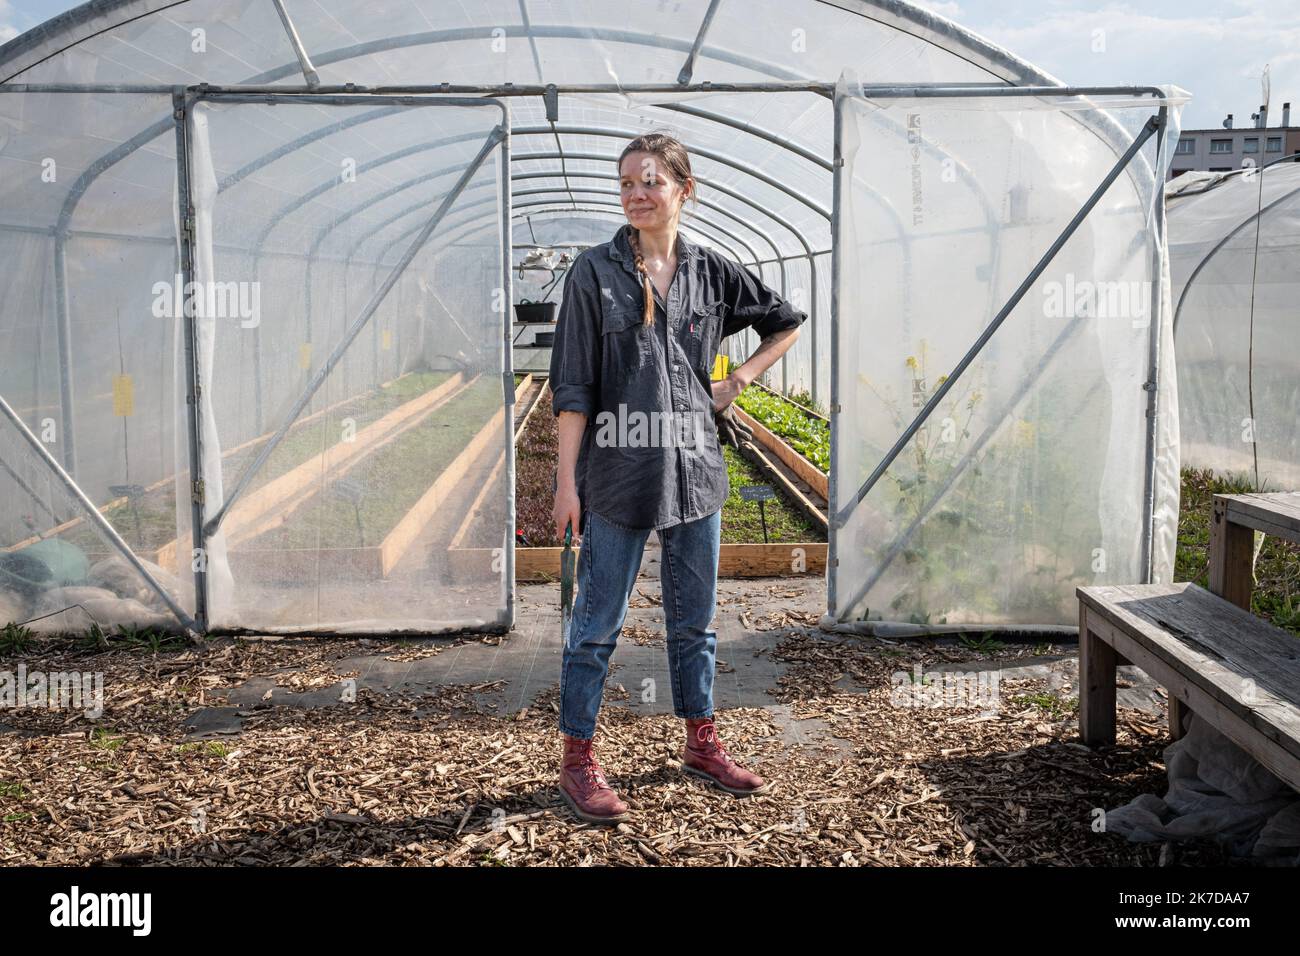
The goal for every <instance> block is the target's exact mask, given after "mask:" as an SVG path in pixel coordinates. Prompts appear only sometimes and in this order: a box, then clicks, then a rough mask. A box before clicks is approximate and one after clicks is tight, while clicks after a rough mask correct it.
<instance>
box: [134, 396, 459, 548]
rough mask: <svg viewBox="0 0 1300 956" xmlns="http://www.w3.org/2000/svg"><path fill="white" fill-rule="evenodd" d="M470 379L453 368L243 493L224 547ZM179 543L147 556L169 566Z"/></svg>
mask: <svg viewBox="0 0 1300 956" xmlns="http://www.w3.org/2000/svg"><path fill="white" fill-rule="evenodd" d="M469 384H470V383H469V382H467V381H465V376H464V373H463V372H456V373H455V374H454V375H452V376H451V377H450V378H448V379H447V380H446V381H445V382H443V383H442V384H441V385H438V386H437V387H436V388H433V389H431V390H430V391H428V392H425V393H424V394H422V395H420V396H418V397H416V398H413V399H411V400H410V401H409V402H406V403H404V404H402V405H400V406H398V407H397V408H395V409H393V410H392V411H391V412H389V413H388V414H386V415H384V416H383V417H382V418H380V419H379V420H378V421H375V422H371V423H370V424H369V425H367V426H366V427H365V428H363V429H361V431H359V432H357V433H356V435H354V436H353V439H352V441H346V442H345V441H340V442H337V443H336V444H334V445H331V446H330V447H329V448H327V449H325V451H323V452H320V453H319V454H316V455H313V456H312V457H311V458H309V459H307V460H306V461H304V462H302V463H301V464H299V465H298V466H297V467H295V468H293V469H291V470H290V471H288V472H287V473H285V474H283V475H280V476H279V477H278V478H274V479H272V480H271V481H269V482H267V483H266V484H265V485H262V486H261V487H259V488H257V489H256V490H255V491H250V492H247V493H245V494H244V496H243V497H242V498H241V499H240V500H239V501H238V502H237V503H236V504H235V506H234V508H232V509H231V510H230V512H229V514H227V515H226V518H225V520H224V521H223V522H222V523H221V531H224V532H225V534H226V546H227V548H233V547H234V546H236V545H238V544H241V543H243V542H245V541H249V540H251V539H253V538H256V537H257V536H258V535H260V534H262V533H263V532H266V531H268V530H270V529H272V528H274V527H276V526H277V525H279V524H281V523H283V521H284V519H285V517H286V516H287V515H288V514H290V513H291V512H292V511H293V510H294V509H295V508H297V507H298V506H299V505H301V504H302V503H303V502H305V501H307V500H308V499H310V498H312V497H313V496H314V495H315V494H316V493H317V492H318V491H319V490H320V487H321V485H320V481H321V476H322V475H327V476H329V477H330V478H338V477H341V476H342V475H344V474H346V473H347V471H348V470H349V469H350V468H351V467H352V466H354V465H356V464H357V463H358V462H360V461H361V460H363V459H364V458H365V457H366V456H368V455H370V454H372V453H373V452H374V451H376V450H377V449H378V448H380V447H383V446H384V445H385V444H387V443H388V442H390V441H392V440H393V439H395V438H397V437H398V436H400V435H401V434H402V433H403V432H405V431H407V430H409V429H411V428H413V427H415V426H416V425H418V424H419V423H420V422H422V421H423V420H424V419H425V418H426V417H428V415H430V414H432V413H433V412H434V411H435V410H436V409H438V408H439V407H441V406H442V405H444V404H446V403H447V402H448V401H450V400H451V399H452V398H453V397H455V395H457V394H459V393H460V392H462V391H463V390H464V389H465V388H467V387H468V386H469ZM182 546H183V547H185V548H187V549H188V548H189V547H190V539H189V537H186V538H183V539H177V540H173V541H171V542H169V543H168V544H166V545H164V546H163V547H162V548H160V549H159V550H158V552H157V553H156V554H155V555H153V556H152V560H153V561H154V563H155V564H158V565H159V566H161V567H164V568H169V567H172V566H173V565H174V563H175V561H176V553H177V549H178V548H180V547H182Z"/></svg>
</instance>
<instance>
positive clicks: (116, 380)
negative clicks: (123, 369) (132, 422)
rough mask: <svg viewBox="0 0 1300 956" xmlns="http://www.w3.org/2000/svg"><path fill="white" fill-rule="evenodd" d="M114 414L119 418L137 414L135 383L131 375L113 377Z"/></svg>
mask: <svg viewBox="0 0 1300 956" xmlns="http://www.w3.org/2000/svg"><path fill="white" fill-rule="evenodd" d="M113 414H114V415H116V416H117V417H118V418H127V417H129V416H131V415H134V414H135V383H134V382H133V381H132V380H131V376H130V375H125V374H124V375H114V376H113Z"/></svg>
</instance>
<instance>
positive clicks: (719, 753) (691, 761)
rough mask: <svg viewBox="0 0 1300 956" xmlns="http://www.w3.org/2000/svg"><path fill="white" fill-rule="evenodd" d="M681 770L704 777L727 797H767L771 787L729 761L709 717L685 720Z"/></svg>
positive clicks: (755, 775) (760, 778) (756, 775)
mask: <svg viewBox="0 0 1300 956" xmlns="http://www.w3.org/2000/svg"><path fill="white" fill-rule="evenodd" d="M682 769H683V770H685V771H686V772H687V773H693V774H695V775H696V776H700V777H703V778H704V779H705V780H709V781H711V782H713V783H714V784H716V785H717V786H719V787H721V788H722V789H723V790H725V791H727V793H732V794H735V795H736V796H738V797H748V796H752V795H753V794H756V793H767V792H768V791H769V790H771V789H772V784H771V783H768V782H765V781H764V780H763V778H762V777H760V776H759V775H758V774H756V773H750V772H749V771H748V770H746V769H745V768H744V767H742V766H740V764H738V763H736V761H734V760H733V759H732V758H731V754H729V753H727V751H726V748H724V747H723V746H722V743H721V741H719V740H718V734H717V731H716V730H715V729H714V726H713V718H712V717H704V718H701V719H699V720H695V719H693V718H690V717H688V718H686V749H685V750H684V751H683V752H682Z"/></svg>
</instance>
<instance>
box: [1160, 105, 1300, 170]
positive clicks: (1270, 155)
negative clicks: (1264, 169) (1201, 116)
mask: <svg viewBox="0 0 1300 956" xmlns="http://www.w3.org/2000/svg"><path fill="white" fill-rule="evenodd" d="M1251 120H1252V125H1250V126H1243V127H1240V128H1234V127H1233V120H1232V114H1231V113H1229V114H1228V117H1227V119H1225V120H1224V121H1223V126H1222V127H1220V128H1219V129H1185V130H1183V131H1182V133H1181V135H1180V136H1179V138H1178V146H1177V147H1176V148H1175V150H1174V158H1173V163H1172V164H1171V165H1170V169H1169V176H1170V178H1173V177H1174V176H1180V175H1182V174H1183V173H1186V172H1190V171H1191V170H1194V169H1199V170H1206V171H1209V172H1225V173H1226V172H1229V171H1231V170H1234V169H1241V168H1242V167H1243V166H1245V165H1248V161H1249V162H1250V163H1254V164H1255V165H1256V166H1263V165H1265V164H1267V163H1271V162H1273V161H1274V160H1276V159H1281V158H1282V157H1284V156H1291V155H1294V154H1295V153H1300V126H1292V125H1291V104H1290V103H1283V104H1282V125H1281V126H1269V125H1268V110H1267V109H1265V108H1264V107H1262V106H1261V107H1260V109H1259V112H1258V113H1252V114H1251Z"/></svg>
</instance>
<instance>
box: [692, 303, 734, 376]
mask: <svg viewBox="0 0 1300 956" xmlns="http://www.w3.org/2000/svg"><path fill="white" fill-rule="evenodd" d="M726 308H727V307H726V305H725V304H724V303H723V302H722V301H717V302H702V303H700V304H699V305H696V306H694V307H693V308H692V309H691V312H690V315H689V322H688V324H687V326H686V330H685V331H686V335H685V351H686V357H687V358H688V359H689V360H690V363H691V365H692V366H694V367H695V368H696V369H697V370H699V371H701V372H705V373H712V371H713V357H714V356H715V355H717V354H718V347H719V346H720V345H721V344H722V321H723V314H724V312H725V311H726Z"/></svg>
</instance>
